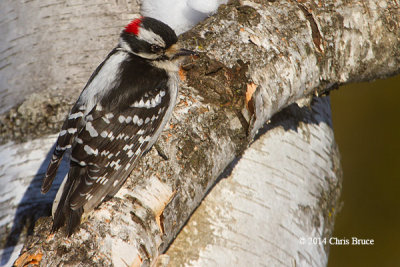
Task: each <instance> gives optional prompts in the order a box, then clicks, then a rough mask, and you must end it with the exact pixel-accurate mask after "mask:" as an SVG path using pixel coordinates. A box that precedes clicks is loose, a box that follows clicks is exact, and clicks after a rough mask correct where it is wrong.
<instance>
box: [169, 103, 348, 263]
mask: <svg viewBox="0 0 400 267" xmlns="http://www.w3.org/2000/svg"><path fill="white" fill-rule="evenodd" d="M260 132H262V133H263V134H262V135H261V136H260V137H259V139H257V140H256V141H255V142H254V143H252V144H251V146H250V147H249V148H248V149H247V150H246V151H245V152H244V153H243V155H242V156H241V157H240V158H239V159H238V161H234V163H233V164H232V165H233V166H232V168H228V170H229V171H231V172H230V173H229V174H228V175H226V174H225V175H224V176H222V177H221V180H220V181H219V182H218V183H217V184H216V185H215V187H214V188H213V189H212V190H211V191H210V193H209V194H208V195H207V196H206V197H205V199H204V200H203V201H202V203H201V204H200V206H199V207H198V208H197V209H196V211H195V213H194V214H193V215H192V216H191V218H190V220H189V221H188V223H187V224H186V225H185V227H184V228H183V230H182V231H181V232H180V234H179V235H178V237H177V238H176V239H175V240H174V242H173V243H172V245H171V246H170V247H169V249H168V251H167V255H168V256H169V259H170V262H169V264H170V266H246V265H251V266H325V265H326V264H327V261H328V252H329V238H330V237H331V235H332V231H333V223H334V218H335V215H336V213H337V211H338V207H337V206H338V205H339V201H338V199H339V195H340V191H341V178H342V175H341V168H340V161H339V158H340V157H339V154H338V150H337V146H336V144H335V141H334V136H333V129H332V123H331V116H330V104H329V97H322V98H320V97H318V98H315V99H314V100H313V102H312V105H311V108H309V107H303V108H300V107H299V106H298V105H296V104H293V105H290V106H289V107H287V108H285V109H284V110H283V111H282V112H280V113H278V114H277V115H275V116H273V118H272V119H271V122H270V123H269V124H267V125H266V126H265V127H264V128H263V129H261V130H260ZM232 169H233V170H232ZM313 242H315V243H313Z"/></svg>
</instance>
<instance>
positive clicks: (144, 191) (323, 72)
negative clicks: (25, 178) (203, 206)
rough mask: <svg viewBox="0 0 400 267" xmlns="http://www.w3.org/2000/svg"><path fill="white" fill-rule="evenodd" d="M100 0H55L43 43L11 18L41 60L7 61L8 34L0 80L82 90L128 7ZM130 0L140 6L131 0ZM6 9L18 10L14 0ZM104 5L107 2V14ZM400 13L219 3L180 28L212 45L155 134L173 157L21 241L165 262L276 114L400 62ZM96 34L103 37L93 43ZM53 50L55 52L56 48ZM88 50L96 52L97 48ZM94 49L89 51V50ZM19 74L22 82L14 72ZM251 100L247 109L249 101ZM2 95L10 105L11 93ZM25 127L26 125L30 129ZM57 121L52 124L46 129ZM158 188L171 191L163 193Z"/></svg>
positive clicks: (349, 5) (79, 259)
mask: <svg viewBox="0 0 400 267" xmlns="http://www.w3.org/2000/svg"><path fill="white" fill-rule="evenodd" d="M7 3H10V5H9V6H13V7H15V10H17V9H22V10H23V7H19V6H18V5H14V4H11V2H10V1H8V2H7ZM13 3H14V2H13ZM34 3H36V2H34V1H33V2H32V3H31V5H33V4H34ZM40 3H41V5H42V6H41V7H36V9H35V7H34V6H30V8H33V10H42V11H41V12H43V13H42V14H43V15H44V17H41V18H40V19H37V21H35V20H34V18H31V20H33V22H34V23H32V25H38V24H40V25H42V23H44V24H43V25H44V26H43V27H45V26H49V25H50V24H45V21H46V12H48V14H50V10H48V11H43V9H44V8H51V6H53V4H54V3H53V2H52V1H41V2H40ZM46 3H49V5H46ZM84 3H88V2H87V1H85V2H84ZM99 3H100V1H94V0H93V2H90V3H88V5H90V4H92V5H93V6H94V7H93V8H90V10H91V11H92V12H93V13H91V14H83V15H82V12H84V11H82V10H88V9H82V8H78V7H77V8H74V7H73V6H71V5H68V4H69V2H68V1H66V2H62V1H61V2H60V3H59V4H58V5H61V6H62V7H63V8H59V7H58V8H57V11H58V12H65V14H60V15H62V16H64V17H65V20H61V19H60V22H59V23H60V24H56V25H55V26H54V27H61V28H62V29H65V31H62V33H59V31H55V32H52V31H48V32H45V34H44V35H43V36H42V38H44V39H43V41H42V40H40V42H39V41H37V40H36V39H35V38H36V37H37V35H38V34H39V36H41V34H42V33H41V32H40V31H39V33H38V29H36V28H35V29H36V30H32V31H31V32H28V30H29V27H26V28H24V27H20V26H19V25H18V24H15V25H14V24H13V25H11V24H10V25H9V26H10V27H11V28H16V29H21V31H22V30H25V31H27V32H22V35H21V36H24V37H23V38H25V36H27V37H28V36H32V37H31V38H32V40H31V39H30V38H28V39H29V41H32V42H34V43H32V44H31V46H32V47H33V48H34V49H38V50H37V51H39V52H38V53H36V54H35V55H36V56H37V58H38V61H37V64H32V63H31V64H27V65H24V64H23V63H21V62H20V61H21V59H18V57H17V54H18V53H17V54H16V59H15V62H16V63H15V64H11V63H10V62H12V61H13V59H12V58H13V57H12V56H10V55H12V54H13V53H11V54H7V53H9V52H7V51H11V50H12V48H10V49H11V50H10V49H8V50H7V45H8V44H11V45H10V47H12V43H13V42H18V40H19V38H18V36H15V37H12V38H11V37H7V38H8V39H7V40H10V41H9V43H7V44H6V45H5V46H3V45H2V48H3V47H5V49H6V50H5V51H4V50H2V51H3V52H2V53H4V55H5V57H6V60H5V61H4V62H6V63H5V65H2V66H3V68H1V69H0V71H2V75H1V76H2V77H5V78H2V80H0V81H1V85H2V88H13V90H14V88H15V90H23V89H21V88H24V86H25V87H26V88H27V91H25V92H32V90H34V89H35V85H38V86H39V88H40V87H43V86H46V87H50V88H51V85H54V86H56V87H54V88H55V91H58V92H62V93H61V95H65V92H71V94H73V95H74V97H71V98H72V99H73V98H75V96H76V95H77V93H78V91H79V90H80V88H82V86H83V83H84V82H85V81H86V80H87V78H88V76H89V75H90V72H91V71H92V70H93V69H94V67H95V65H96V64H98V63H99V62H100V61H101V59H100V58H103V57H104V56H105V54H106V53H107V52H108V50H109V49H110V48H111V47H112V46H113V45H114V43H115V37H116V36H117V35H118V31H119V29H120V28H121V26H122V24H124V23H125V22H126V21H127V20H128V19H127V17H130V16H128V15H126V14H127V11H126V10H123V11H121V10H120V9H119V4H116V3H113V4H103V5H100V4H99ZM118 3H119V2H118ZM123 4H124V5H127V7H129V8H131V7H132V6H131V5H128V2H123ZM1 5H2V7H4V6H5V5H6V4H4V3H2V4H1ZM36 5H38V4H37V3H36ZM82 5H84V4H83V2H82ZM68 8H69V9H68ZM113 8H116V9H117V11H115V10H114V9H113ZM66 9H67V10H66ZM105 9H106V10H107V12H105ZM0 10H2V11H1V12H6V11H3V10H6V9H3V8H2V9H0ZM113 10H114V11H113ZM30 11H31V12H32V10H30ZM66 11H68V12H69V13H68V12H66ZM108 11H110V12H108ZM7 12H8V13H7ZM7 12H6V13H7V14H14V13H15V11H10V10H9V9H7ZM13 12H14V13H13ZM32 13H34V12H32ZM104 13H107V15H106V18H104V17H103V15H104ZM110 14H111V15H110ZM10 16H11V15H10ZM77 17H79V19H77ZM399 17H400V11H399V8H398V5H397V4H396V2H395V1H384V0H382V1H378V0H376V1H364V2H362V3H361V2H359V1H333V0H332V1H323V3H321V2H318V3H314V2H313V1H301V2H297V1H275V2H266V1H256V0H255V1H241V2H238V1H233V2H232V3H231V4H229V5H224V6H221V7H220V9H219V11H218V14H216V15H215V16H213V17H210V18H208V19H207V20H206V21H204V22H203V23H200V24H199V25H198V26H196V27H195V28H194V29H193V30H191V31H190V32H188V33H186V34H184V35H183V36H182V38H181V39H182V40H184V41H183V42H184V43H185V45H186V46H187V47H191V48H193V47H197V48H198V49H199V50H201V51H204V52H206V53H203V54H202V55H201V56H200V58H199V59H198V60H196V61H194V62H192V63H190V64H188V65H186V66H184V69H185V71H186V76H187V84H182V88H181V93H180V99H179V103H178V104H177V107H176V108H175V111H174V114H173V118H172V120H171V124H170V127H169V128H168V129H166V130H165V131H164V133H163V135H162V136H161V138H160V142H159V143H160V146H161V147H162V148H163V150H164V151H165V152H167V154H168V156H169V160H168V161H163V160H162V159H160V158H159V157H158V156H157V155H156V152H154V151H151V152H150V153H149V155H147V156H146V157H145V158H143V159H142V160H141V161H140V162H139V164H138V166H137V168H136V170H135V171H134V172H133V173H132V174H131V177H130V179H128V181H127V183H126V184H125V185H124V187H123V188H122V189H121V190H120V192H119V193H118V194H117V195H116V197H114V198H113V199H111V200H110V201H107V202H105V203H103V204H102V205H100V207H99V208H98V209H97V210H95V211H94V212H93V213H92V214H91V215H90V217H89V219H88V220H87V222H85V223H83V224H82V227H81V228H80V230H79V231H78V232H77V233H76V234H74V235H72V237H71V238H69V239H67V238H65V237H64V236H63V235H64V234H63V233H62V232H58V233H56V234H55V235H50V236H49V235H48V234H49V228H50V225H51V218H49V217H47V218H42V219H40V220H38V221H37V223H36V226H35V229H34V233H33V235H32V236H30V237H29V239H28V242H27V243H26V245H25V248H24V249H23V251H22V253H25V254H23V255H24V257H26V258H27V259H31V258H34V259H36V258H37V257H33V256H35V255H39V253H42V254H43V255H42V257H41V262H40V264H41V265H43V266H46V265H50V266H58V265H62V264H81V265H88V266H93V265H96V264H97V265H102V266H111V265H121V264H124V263H126V264H127V265H131V264H139V263H143V264H144V265H147V264H150V263H151V262H154V261H155V260H156V261H157V260H158V261H160V262H163V261H164V259H165V258H164V256H160V255H161V254H162V253H163V252H164V251H165V249H166V248H167V247H168V245H169V244H170V242H171V241H172V240H173V239H174V237H175V236H176V234H177V233H178V231H179V229H180V228H181V227H182V226H183V224H184V223H185V222H186V221H187V219H188V217H189V215H190V214H191V213H192V211H193V210H194V209H195V208H196V207H197V206H198V204H199V202H200V201H201V199H202V198H203V197H204V194H205V193H206V192H207V190H208V189H209V188H210V187H211V186H212V185H213V184H214V182H215V180H216V179H217V177H218V176H219V175H220V173H221V172H222V171H223V170H224V169H225V168H226V166H228V164H229V163H230V162H232V161H233V160H234V159H235V158H236V157H237V156H239V155H240V154H241V153H242V152H243V151H244V149H245V148H246V147H247V146H248V144H249V142H250V141H251V140H252V138H253V137H254V136H255V135H256V133H257V131H258V130H259V129H260V128H261V127H262V126H263V125H264V124H265V122H266V121H267V120H268V119H270V118H271V117H272V115H274V114H276V113H277V112H279V111H280V110H282V109H283V108H285V107H287V106H289V105H290V104H293V103H294V102H296V101H301V100H307V99H311V97H312V96H313V95H314V94H315V93H318V94H323V93H325V92H327V91H329V90H330V89H332V88H334V87H336V86H337V85H340V84H343V83H347V82H354V81H367V80H372V79H377V78H383V77H387V76H390V75H393V74H395V73H398V72H399V71H400V49H396V48H399V47H400V38H399V36H400V28H399V26H400V25H399V23H398V21H399V20H398V18H399ZM29 18H30V17H29ZM10 21H11V22H7V23H14V22H13V21H18V19H16V18H15V16H14V17H12V16H11V17H10ZM43 21H44V22H43ZM94 21H96V23H95V22H94ZM90 22H93V23H90ZM104 24H107V25H112V26H111V27H110V28H107V27H106V29H107V30H106V34H105V35H106V36H102V33H103V32H101V31H97V29H98V28H99V26H101V27H100V28H102V29H103V28H104V27H103V26H104ZM82 25H85V26H82ZM86 26H87V27H88V28H86ZM114 26H115V27H114ZM7 27H8V26H0V29H1V30H2V31H4V32H5V34H9V35H12V34H14V33H15V31H11V32H12V33H8V28H7ZM75 28H76V29H78V30H79V32H80V34H79V35H78V36H77V39H76V40H79V42H82V43H79V44H75V41H71V40H70V39H66V38H65V37H66V36H69V37H70V36H71V35H73V36H75V33H74V34H71V29H75ZM56 29H57V28H56ZM88 29H89V30H88ZM117 29H118V30H117ZM39 30H40V28H39ZM108 30H109V32H108ZM16 32H18V31H16ZM53 34H54V35H55V36H53ZM58 34H59V35H58ZM103 34H104V33H103ZM9 35H6V36H9ZM21 36H20V37H21ZM111 37H112V38H111ZM46 38H50V39H46ZM51 38H54V39H51ZM14 39H15V40H14ZM28 39H26V40H28ZM111 39H112V41H110V40H111ZM16 40H17V41H16ZM98 40H101V44H98V42H96V41H98ZM26 42H28V41H24V42H22V41H21V43H26ZM89 42H90V43H89ZM49 43H50V44H51V48H49V47H48V46H49ZM62 43H63V44H62ZM28 44H29V43H28ZM34 44H36V45H34ZM58 45H59V46H58ZM21 46H22V44H21ZM36 47H37V48H36ZM82 47H83V48H88V51H86V49H82ZM58 48H60V50H58ZM63 48H64V49H63ZM67 48H71V49H72V48H73V49H76V50H74V51H75V52H76V53H75V54H72V55H73V56H71V54H64V52H65V51H64V50H65V49H67ZM89 48H90V49H89ZM46 50H47V51H51V53H50V56H49V53H48V52H46ZM41 51H42V52H41ZM91 53H95V54H96V55H95V56H93V57H92V55H91ZM88 54H90V56H89V58H90V60H89V59H87V61H86V59H85V56H88ZM7 55H8V56H7ZM51 56H53V57H51ZM27 57H28V56H27ZM28 58H29V57H28ZM17 59H18V60H20V61H18V60H17ZM51 59H53V60H51ZM7 62H8V63H7ZM18 62H20V63H18ZM48 62H51V64H49V63H48ZM77 62H78V63H77ZM92 62H96V63H93V64H92ZM32 66H35V67H32ZM89 66H90V67H89ZM31 68H33V69H31ZM16 69H22V70H23V71H21V73H22V74H21V76H18V75H20V74H16V73H15V70H16ZM33 70H35V71H36V72H34V71H33ZM83 70H84V71H83ZM70 72H71V73H70ZM37 73H38V74H37ZM28 74H30V75H28ZM14 75H15V76H14ZM28 76H29V77H28ZM32 77H39V78H38V79H37V81H36V80H31V79H32ZM40 77H41V78H40ZM66 77H69V78H70V79H69V80H68V79H67V78H66ZM11 78H13V79H14V80H13V79H11ZM6 80H7V83H6V82H5V81H6ZM15 80H18V81H19V82H20V84H21V85H22V86H20V85H19V83H12V81H15ZM249 84H250V85H251V86H250V87H254V85H255V86H256V89H255V91H254V93H252V94H251V98H250V99H248V101H246V98H245V95H246V91H247V88H248V86H249ZM252 84H254V85H252ZM3 86H5V87H3ZM70 88H74V89H70ZM8 91H10V90H8ZM2 92H3V91H2ZM21 92H22V91H21ZM20 94H21V93H20ZM38 94H44V93H43V92H42V91H40V92H39V93H38ZM66 99H69V97H66ZM246 104H247V106H248V107H251V108H246ZM1 105H2V107H3V108H6V107H7V105H6V104H4V103H3V104H1ZM4 116H5V117H7V116H8V114H5V115H4ZM18 116H23V114H19V115H18ZM18 116H17V117H18ZM9 117H10V116H9ZM45 117H47V114H46V113H45V112H43V111H42V112H39V113H38V114H37V119H38V120H40V119H41V118H45ZM9 127H10V126H7V124H6V123H2V125H1V128H2V130H1V132H2V133H4V134H2V139H3V141H5V140H16V141H18V139H16V138H15V136H13V134H12V132H13V131H12V130H10V129H9ZM46 129H47V128H46ZM23 130H24V129H21V131H22V133H23V134H24V133H25V132H26V131H23ZM50 132H52V131H48V132H46V131H45V130H44V131H43V132H42V134H48V133H50ZM23 134H22V135H23ZM38 135H40V133H38ZM44 138H47V137H44ZM51 145H52V144H51V142H49V143H48V144H47V147H48V148H49V149H50V147H51ZM45 147H46V146H43V149H45ZM332 153H333V152H332ZM43 164H45V163H43ZM12 175H14V177H18V176H16V175H15V174H12ZM17 175H19V174H17ZM143 177H146V178H145V179H144V178H143ZM38 190H39V189H38ZM159 192H161V195H162V196H164V197H162V198H159V196H160V193H159ZM333 203H334V200H333ZM160 211H162V213H160ZM305 211H307V208H305ZM312 212H313V211H312ZM29 255H31V256H32V257H29Z"/></svg>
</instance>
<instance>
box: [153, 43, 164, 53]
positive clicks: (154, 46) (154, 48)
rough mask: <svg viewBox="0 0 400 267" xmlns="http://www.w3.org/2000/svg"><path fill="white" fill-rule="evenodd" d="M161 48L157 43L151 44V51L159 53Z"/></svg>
mask: <svg viewBox="0 0 400 267" xmlns="http://www.w3.org/2000/svg"><path fill="white" fill-rule="evenodd" d="M161 50H162V48H161V46H159V45H154V44H153V45H151V51H152V52H154V53H159V52H160V51H161Z"/></svg>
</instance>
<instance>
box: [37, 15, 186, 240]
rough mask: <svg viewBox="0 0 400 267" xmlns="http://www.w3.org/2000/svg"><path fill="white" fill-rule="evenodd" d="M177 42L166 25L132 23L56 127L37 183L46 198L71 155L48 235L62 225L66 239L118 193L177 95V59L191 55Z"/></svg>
mask: <svg viewBox="0 0 400 267" xmlns="http://www.w3.org/2000/svg"><path fill="white" fill-rule="evenodd" d="M176 42H177V36H176V34H175V33H174V31H173V30H172V29H171V28H170V27H169V26H167V25H166V24H164V23H162V22H160V21H158V20H156V19H152V18H149V17H142V18H139V19H135V20H133V21H132V22H131V23H130V24H128V25H127V26H126V27H125V29H124V30H123V31H122V33H121V35H120V40H119V44H118V46H117V47H116V48H114V49H113V50H112V51H111V53H110V54H109V55H108V56H107V58H106V59H105V60H104V61H103V62H102V63H101V64H100V65H99V66H98V67H97V69H96V70H95V71H94V73H93V74H92V76H91V77H90V79H89V81H88V83H87V84H86V86H85V88H84V89H83V91H82V93H81V95H80V97H79V99H78V100H77V102H76V103H75V105H74V106H73V108H72V110H71V112H70V114H69V116H68V118H67V119H66V120H65V122H64V125H63V126H62V129H61V132H60V134H59V137H58V140H57V146H56V148H55V150H54V153H53V156H52V159H51V162H50V164H49V166H48V169H47V172H46V175H45V178H44V181H43V184H42V193H46V192H47V191H48V190H49V189H50V187H51V184H52V182H53V180H54V177H55V175H56V172H57V169H58V167H59V164H60V162H61V159H62V157H63V155H64V153H65V151H66V150H67V149H71V161H70V170H69V172H68V175H67V178H66V181H64V182H63V185H62V186H61V187H60V189H59V193H58V194H57V195H58V196H59V197H60V199H59V200H57V201H55V203H56V202H58V205H56V204H54V207H53V208H55V213H54V214H53V217H54V222H53V228H52V231H56V230H58V229H59V228H60V227H62V226H63V225H64V224H66V225H67V229H66V231H67V234H68V235H70V234H71V233H72V232H73V231H74V229H75V228H76V227H77V226H78V225H79V224H80V221H81V216H82V214H83V213H84V212H88V211H90V210H92V209H94V208H95V207H96V206H98V205H99V204H100V203H101V201H103V199H104V198H105V197H107V196H113V195H114V194H115V193H116V192H117V191H118V190H119V188H120V187H121V186H122V185H123V184H124V182H125V180H126V179H127V177H128V176H129V174H130V172H131V171H132V169H133V167H134V165H135V162H136V161H137V159H138V158H139V157H140V156H142V155H143V153H145V152H146V151H147V150H149V149H150V148H151V146H152V145H153V144H154V142H155V141H156V140H157V138H158V137H159V135H160V134H161V131H162V130H163V128H164V126H165V125H166V123H167V122H168V120H169V118H170V116H171V113H172V110H173V107H174V105H175V102H176V98H177V94H178V77H177V71H178V58H179V57H180V56H185V55H190V54H193V52H191V51H189V50H185V49H179V47H178V45H177V44H176Z"/></svg>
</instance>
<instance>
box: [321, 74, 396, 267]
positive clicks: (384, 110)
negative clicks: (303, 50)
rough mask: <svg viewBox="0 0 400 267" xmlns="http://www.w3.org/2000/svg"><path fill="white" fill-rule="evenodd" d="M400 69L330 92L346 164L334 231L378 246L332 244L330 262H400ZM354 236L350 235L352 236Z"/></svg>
mask: <svg viewBox="0 0 400 267" xmlns="http://www.w3.org/2000/svg"><path fill="white" fill-rule="evenodd" d="M399 100H400V75H398V76H396V77H393V78H389V79H386V80H378V81H374V82H371V83H360V84H351V85H348V86H343V87H341V88H340V89H339V90H336V91H334V92H332V93H331V103H332V117H333V118H332V119H333V127H334V131H335V139H336V142H337V143H338V145H339V149H340V154H341V156H342V166H343V190H342V197H341V201H342V204H343V206H342V209H341V211H340V212H339V214H338V216H337V218H336V223H335V231H334V233H333V236H334V237H337V238H347V239H350V240H351V238H352V237H357V238H364V239H374V240H375V245H373V246H351V245H347V246H331V247H330V256H329V264H328V266H329V267H336V266H400V103H399ZM350 242H351V241H350Z"/></svg>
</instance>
